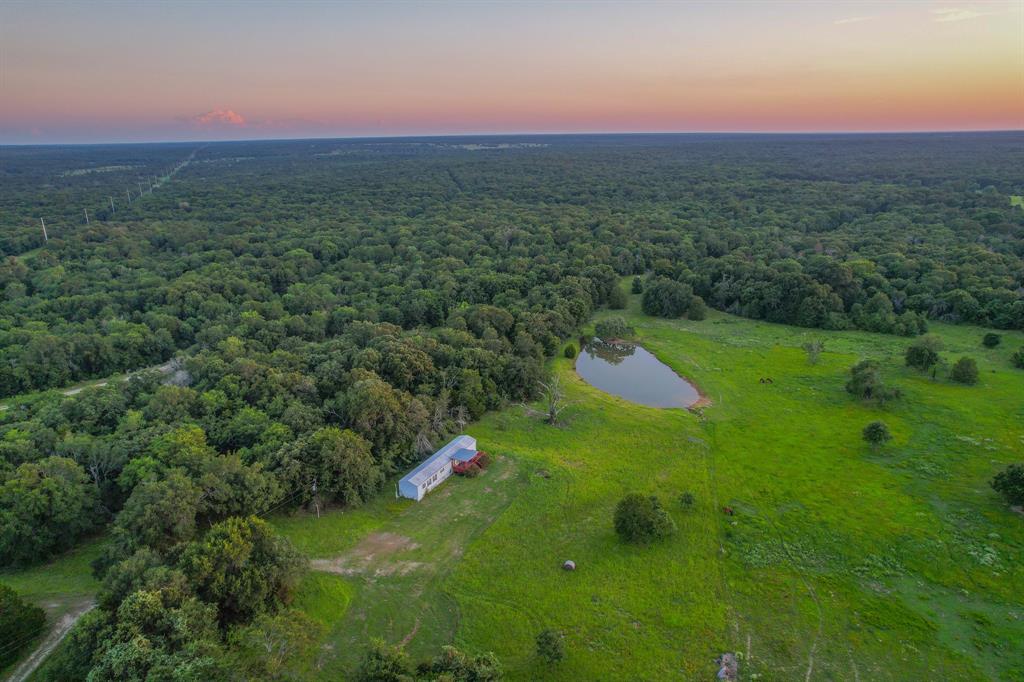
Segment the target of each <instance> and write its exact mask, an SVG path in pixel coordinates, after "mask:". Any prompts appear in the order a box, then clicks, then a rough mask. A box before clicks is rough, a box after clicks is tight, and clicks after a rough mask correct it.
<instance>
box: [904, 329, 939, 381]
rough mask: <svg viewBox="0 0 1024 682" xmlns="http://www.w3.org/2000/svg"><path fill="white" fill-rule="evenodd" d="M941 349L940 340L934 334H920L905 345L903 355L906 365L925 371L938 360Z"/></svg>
mask: <svg viewBox="0 0 1024 682" xmlns="http://www.w3.org/2000/svg"><path fill="white" fill-rule="evenodd" d="M940 350H942V340H941V339H940V338H939V337H937V336H934V335H931V334H928V335H925V336H922V337H921V338H919V339H918V340H917V341H915V342H914V343H912V344H910V346H908V347H907V352H906V355H905V356H904V358H905V360H906V363H907V367H913V368H914V369H917V370H920V371H922V372H927V371H928V370H930V369H931V368H932V367H934V366H935V365H936V364H937V363H938V362H939V351H940Z"/></svg>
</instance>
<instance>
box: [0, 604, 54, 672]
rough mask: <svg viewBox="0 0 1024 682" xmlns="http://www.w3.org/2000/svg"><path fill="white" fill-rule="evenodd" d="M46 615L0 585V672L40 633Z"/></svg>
mask: <svg viewBox="0 0 1024 682" xmlns="http://www.w3.org/2000/svg"><path fill="white" fill-rule="evenodd" d="M45 624H46V614H45V613H44V612H43V610H42V609H41V608H39V607H38V606H35V605H33V604H29V603H28V602H26V601H25V600H24V599H22V598H21V597H19V596H18V595H17V593H15V591H14V590H12V589H11V588H10V587H8V586H7V585H0V642H3V646H2V647H0V670H3V669H4V668H6V667H7V666H8V665H10V664H11V663H13V662H14V661H15V660H17V658H18V656H20V655H21V652H22V651H23V650H24V649H25V648H26V647H27V646H29V645H30V644H32V642H33V640H35V638H36V636H37V635H39V634H41V633H42V630H43V625H45Z"/></svg>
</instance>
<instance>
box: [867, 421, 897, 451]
mask: <svg viewBox="0 0 1024 682" xmlns="http://www.w3.org/2000/svg"><path fill="white" fill-rule="evenodd" d="M861 435H862V436H863V437H864V440H865V441H866V442H867V443H868V444H869V445H871V447H873V448H879V447H881V446H883V445H885V444H886V443H888V442H889V441H890V440H892V434H891V433H889V427H888V426H886V425H885V422H883V421H874V422H871V423H870V424H868V425H867V426H865V427H864V431H862V432H861Z"/></svg>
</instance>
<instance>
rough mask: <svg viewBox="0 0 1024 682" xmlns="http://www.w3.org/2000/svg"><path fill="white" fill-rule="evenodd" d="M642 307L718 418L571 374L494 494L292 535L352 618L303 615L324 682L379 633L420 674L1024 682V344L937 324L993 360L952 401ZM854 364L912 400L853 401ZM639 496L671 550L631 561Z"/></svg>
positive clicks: (870, 344) (961, 345) (512, 440)
mask: <svg viewBox="0 0 1024 682" xmlns="http://www.w3.org/2000/svg"><path fill="white" fill-rule="evenodd" d="M631 306H632V307H631V309H630V310H629V311H626V313H625V314H626V316H627V318H628V321H629V323H630V324H632V325H633V326H634V327H636V329H637V331H638V336H639V338H640V340H641V341H642V342H643V344H644V346H645V347H646V348H648V349H649V350H651V351H652V352H653V353H655V354H656V355H657V356H658V358H659V359H660V360H662V361H663V362H665V363H666V364H668V365H669V366H670V367H672V368H673V369H675V370H676V371H677V372H679V373H680V374H681V375H683V376H687V377H690V378H692V379H693V380H694V381H695V383H696V384H697V385H698V386H700V388H701V389H702V390H703V391H704V392H705V393H706V394H707V395H708V396H709V397H710V398H711V400H712V401H713V403H714V404H713V406H712V407H709V408H706V409H705V410H704V414H705V417H703V418H702V417H700V416H699V415H696V414H693V413H690V412H687V411H684V410H662V409H657V408H648V407H643V406H639V405H634V404H631V403H628V402H626V401H624V400H622V399H619V398H616V397H614V396H610V395H607V394H604V393H602V392H600V391H598V390H597V389H594V388H592V387H590V386H588V385H587V384H585V383H584V382H583V381H582V380H580V379H579V378H578V377H577V376H576V374H575V373H574V372H573V369H572V361H570V360H565V359H561V358H560V359H558V360H555V361H554V363H553V368H554V371H555V372H558V373H559V374H560V375H561V376H562V378H563V384H564V385H565V386H566V389H567V392H568V398H569V400H570V401H572V402H573V405H572V407H571V408H570V409H568V410H566V412H565V420H564V423H563V424H562V425H561V426H557V427H551V426H547V425H545V424H543V423H541V422H540V421H538V420H536V419H532V418H530V417H528V416H526V415H525V414H524V412H523V410H521V409H519V408H510V409H508V410H505V411H504V412H501V413H495V414H490V415H488V416H486V417H485V418H484V419H483V420H482V421H481V422H479V423H477V424H475V425H473V426H472V427H470V428H469V429H468V431H469V433H470V434H471V435H473V436H475V437H476V438H477V439H478V441H479V442H480V446H481V447H482V448H484V449H486V450H488V451H489V452H491V453H492V454H499V455H502V456H503V458H499V459H498V461H497V463H496V465H495V466H494V468H493V469H492V470H491V471H489V472H488V473H487V474H486V475H484V476H482V477H481V478H478V479H475V480H470V479H453V480H451V481H449V482H447V483H445V484H444V486H442V487H441V488H440V489H438V490H437V491H436V492H435V493H432V494H431V495H429V496H428V497H427V498H426V499H425V500H424V501H423V502H422V503H420V504H414V503H410V502H405V501H398V502H396V501H395V500H394V499H393V498H390V497H388V496H385V497H383V498H382V499H379V500H377V501H374V502H373V503H371V504H370V505H368V506H367V507H365V508H362V509H358V510H354V511H350V512H336V513H334V514H331V515H328V516H326V517H325V518H323V519H320V520H317V519H315V518H311V517H308V516H305V515H302V516H293V517H289V518H282V519H278V520H277V521H276V524H277V525H278V527H279V528H280V529H281V530H282V531H284V532H285V533H286V534H288V535H289V536H291V537H292V538H293V539H294V540H296V541H297V542H298V543H299V544H300V546H302V547H303V548H304V549H306V550H307V551H309V552H310V553H311V554H313V556H316V557H319V558H321V559H324V560H326V561H325V562H324V563H318V564H316V565H317V566H318V567H319V568H321V569H327V570H330V571H331V572H330V573H315V574H314V575H315V576H317V577H316V584H315V585H313V586H312V587H310V588H309V589H310V590H311V591H316V590H323V589H324V585H325V584H328V583H329V584H332V585H339V586H340V587H339V588H338V589H339V590H347V591H348V592H347V593H346V594H348V595H349V596H350V597H351V598H350V600H349V601H345V600H344V599H338V600H337V601H336V604H337V609H336V610H333V611H332V610H331V609H329V608H324V607H323V604H324V603H325V602H324V601H323V600H320V601H317V600H314V599H312V598H309V599H306V600H305V603H308V604H311V605H312V604H313V603H314V602H315V603H316V604H317V606H316V608H318V609H320V617H321V618H322V619H323V620H324V622H325V623H329V624H330V633H329V635H328V637H327V638H326V643H327V644H328V645H329V646H330V647H331V649H330V651H331V655H332V656H333V658H332V659H331V662H330V665H329V666H328V667H327V668H326V669H325V670H324V679H329V678H330V679H333V676H336V675H337V674H338V673H339V672H343V671H350V670H351V666H352V665H354V664H355V662H356V661H357V660H358V657H359V654H360V651H361V649H362V647H363V646H364V645H365V643H366V640H367V638H368V637H369V636H371V635H382V636H384V638H385V639H386V640H388V641H389V642H392V643H402V642H406V646H407V649H408V650H409V651H410V653H411V654H412V655H413V658H414V659H420V658H424V657H426V656H428V655H431V654H433V653H434V652H435V651H436V647H437V646H439V645H440V644H442V643H444V642H447V641H450V640H451V641H454V643H455V644H457V645H459V646H461V647H465V648H466V649H468V650H471V651H486V650H492V651H494V652H495V653H497V654H498V656H499V657H500V658H501V660H502V663H503V665H504V667H505V669H506V671H507V674H508V677H510V678H511V679H523V680H527V679H538V678H540V677H543V678H544V679H565V680H574V679H712V678H713V676H714V673H715V671H716V670H717V668H716V667H715V665H714V658H715V657H716V656H718V655H719V654H721V653H723V652H726V651H736V652H739V653H740V654H741V656H740V658H741V661H740V667H741V675H742V676H743V678H744V679H751V677H750V676H751V675H754V674H756V675H758V676H759V679H761V680H792V679H838V680H859V679H864V680H867V679H893V680H895V679H940V678H941V679H949V680H953V679H956V680H977V679H1015V677H1014V676H1015V675H1017V676H1018V678H1019V676H1020V671H1021V670H1022V669H1024V650H1022V649H1021V647H1020V646H1019V644H1020V642H1021V641H1024V604H1022V603H1021V596H1020V595H1021V594H1024V568H1022V567H1024V562H1022V561H1021V558H1022V557H1021V552H1022V547H1024V524H1022V523H1021V519H1020V517H1019V516H1018V515H1016V514H1014V513H1013V512H1012V511H1011V510H1010V509H1008V508H1007V507H1006V506H1005V505H1004V504H1003V503H1002V502H1001V501H1000V500H999V499H998V498H997V497H996V495H995V494H994V493H993V492H992V491H991V490H990V488H989V487H988V480H989V479H990V478H991V476H992V475H993V474H994V473H995V472H996V471H997V470H999V469H1000V468H1002V467H1004V466H1005V465H1006V464H1007V463H1009V462H1011V461H1019V460H1021V459H1024V429H1022V426H1021V424H1022V421H1021V417H1022V415H1024V391H1022V390H1021V387H1022V385H1024V372H1021V371H1020V370H1014V369H1013V368H1012V367H1011V365H1010V362H1009V356H1010V354H1011V353H1012V352H1013V351H1014V350H1016V349H1017V348H1019V347H1020V346H1021V345H1022V344H1024V335H1022V334H1020V333H1016V332H1001V333H1002V334H1003V343H1002V344H1001V345H1000V346H999V347H998V348H995V349H987V348H984V347H983V346H982V345H981V337H982V335H983V333H984V332H985V331H986V330H984V329H980V328H976V327H966V326H956V327H954V326H949V325H940V324H935V325H933V329H932V331H933V332H934V333H937V334H938V335H940V336H941V337H942V338H943V340H944V342H945V345H946V351H944V353H943V356H944V358H946V359H947V360H949V359H956V358H957V357H959V356H961V355H970V356H972V357H974V358H975V359H976V360H977V361H978V365H979V368H980V369H981V379H980V381H979V383H978V384H977V385H976V386H961V385H958V384H953V383H951V382H950V381H948V380H947V379H945V378H943V377H939V379H938V380H932V379H930V378H929V377H927V376H924V375H921V374H918V373H916V372H914V371H912V370H909V369H907V368H906V367H905V366H904V365H903V361H902V356H903V351H904V349H905V348H906V346H907V344H908V343H909V342H910V341H909V340H908V339H904V338H899V337H894V336H886V335H879V334H870V333H864V332H828V331H820V330H805V329H797V328H792V327H786V326H782V325H772V324H767V323H761V322H754V321H750V320H744V319H739V318H735V317H732V316H728V315H724V314H719V313H712V314H711V315H710V316H709V318H708V319H707V320H704V321H701V322H691V321H686V320H662V319H653V318H649V317H645V316H643V315H641V314H639V312H638V310H637V307H638V303H637V300H636V297H634V299H633V302H632V304H631ZM602 314H607V313H602ZM615 314H621V313H615ZM811 338H820V339H823V340H824V341H825V352H824V353H823V354H822V355H821V358H820V361H819V362H818V364H816V365H811V364H809V363H808V361H807V357H806V355H805V353H804V352H803V350H801V345H802V344H803V343H804V342H806V341H808V340H810V339H811ZM864 357H870V358H873V359H876V360H878V361H879V362H880V363H881V366H882V371H883V375H884V378H885V379H886V380H887V381H888V382H890V383H892V384H895V385H898V386H899V387H900V388H901V389H902V390H903V391H904V397H903V398H902V399H900V400H899V401H897V402H895V403H893V404H891V405H890V406H887V407H885V408H877V407H873V406H870V405H865V404H862V403H860V402H858V401H856V400H854V399H853V398H852V397H851V396H849V395H848V394H847V393H846V391H845V390H844V388H843V387H844V384H845V382H846V379H847V376H848V370H849V367H850V366H851V365H853V364H854V363H855V362H857V361H858V360H859V359H860V358H864ZM761 377H771V378H772V380H773V381H772V383H770V384H762V383H760V382H759V378H761ZM875 419H882V420H884V421H885V422H886V423H887V424H888V425H889V427H890V429H891V430H892V432H893V434H894V440H893V441H892V442H891V443H889V444H888V445H886V446H885V447H884V448H882V449H881V450H880V451H878V452H874V451H872V450H871V449H870V448H869V447H868V446H867V445H866V444H864V442H863V441H862V439H861V430H862V429H863V428H864V426H865V425H866V424H867V423H868V422H870V421H873V420H875ZM513 467H514V469H513ZM500 479H504V480H500ZM634 490H635V491H640V492H644V493H650V494H655V495H658V496H659V497H660V498H661V499H662V501H663V502H664V504H665V505H666V507H667V508H668V509H669V511H670V513H671V514H672V516H673V518H674V519H675V521H676V523H677V524H678V526H679V531H678V533H677V534H676V535H675V536H674V537H672V538H671V539H669V540H668V541H666V542H663V543H659V544H655V545H652V546H649V547H632V546H625V545H623V544H622V543H620V542H619V541H618V539H617V538H616V536H615V534H614V532H613V530H612V524H611V516H612V511H613V508H614V506H615V503H616V502H617V501H618V499H619V498H620V497H621V496H622V495H623V494H625V493H626V492H628V491H634ZM683 492H691V493H692V494H693V495H694V498H695V503H694V505H693V506H692V508H689V509H685V508H684V507H683V506H682V505H681V504H680V503H679V501H678V500H679V497H680V495H681V494H682V493H683ZM724 506H728V507H731V508H732V509H733V510H734V512H735V513H734V515H731V516H729V515H725V514H723V513H722V511H721V510H722V507H724ZM566 559H572V560H574V561H575V562H576V563H577V566H578V569H577V570H576V571H575V572H566V571H563V570H562V569H561V565H562V562H563V561H564V560H566ZM331 581H334V582H331ZM311 608H312V606H311ZM547 627H553V628H558V629H560V630H562V631H563V632H564V633H565V635H566V644H567V656H566V658H565V660H563V661H562V662H560V663H559V664H557V665H556V666H553V667H550V668H549V667H547V666H545V665H544V664H543V663H541V662H540V661H539V660H538V659H537V657H536V656H535V654H534V638H535V637H536V635H537V633H538V632H539V631H540V630H542V629H544V628H547ZM453 635H454V637H453Z"/></svg>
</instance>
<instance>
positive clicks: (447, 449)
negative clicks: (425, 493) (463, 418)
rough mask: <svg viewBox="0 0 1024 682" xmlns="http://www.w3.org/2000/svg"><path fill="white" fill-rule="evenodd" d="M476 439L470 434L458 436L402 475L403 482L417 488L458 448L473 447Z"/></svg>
mask: <svg viewBox="0 0 1024 682" xmlns="http://www.w3.org/2000/svg"><path fill="white" fill-rule="evenodd" d="M475 445H476V441H475V440H473V438H471V437H470V436H456V437H455V438H453V439H452V440H451V441H450V442H449V443H448V444H447V445H445V446H444V447H443V448H441V449H440V450H438V451H437V452H435V453H434V454H432V455H431V456H430V457H427V458H426V459H425V460H423V461H422V462H420V465H419V466H418V467H416V468H415V469H413V470H412V471H410V472H409V473H407V474H406V475H405V476H403V477H402V480H401V483H412V484H413V485H415V486H416V487H417V488H418V487H419V486H420V484H421V483H423V482H424V481H426V480H427V479H429V478H430V477H431V476H433V475H434V474H436V473H437V472H438V471H440V470H441V469H444V467H445V465H446V464H448V462H449V461H451V459H452V454H453V453H454V452H456V451H458V450H469V449H473V447H474V446H475Z"/></svg>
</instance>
